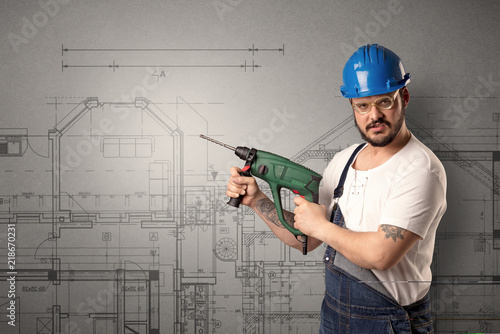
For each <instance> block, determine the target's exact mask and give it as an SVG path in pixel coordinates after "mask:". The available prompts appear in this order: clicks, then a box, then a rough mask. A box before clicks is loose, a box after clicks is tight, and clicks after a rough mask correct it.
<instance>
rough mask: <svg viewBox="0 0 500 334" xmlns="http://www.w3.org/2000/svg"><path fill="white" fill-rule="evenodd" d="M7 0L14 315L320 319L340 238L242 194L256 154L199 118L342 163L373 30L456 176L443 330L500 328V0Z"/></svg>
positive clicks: (270, 327) (5, 219) (2, 138)
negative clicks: (278, 219) (306, 237)
mask: <svg viewBox="0 0 500 334" xmlns="http://www.w3.org/2000/svg"><path fill="white" fill-rule="evenodd" d="M0 6H1V11H0V18H1V19H0V28H1V29H0V31H1V33H0V41H1V48H0V77H1V81H0V87H1V89H0V95H1V97H2V104H1V106H0V113H1V125H0V223H1V224H0V229H1V231H0V248H1V249H0V268H1V269H2V272H0V275H1V276H2V281H3V283H0V306H1V310H0V315H2V316H1V317H0V328H1V330H0V332H2V333H151V334H155V333H197V334H202V333H259V334H260V333H273V334H274V333H316V332H317V329H318V323H319V316H318V313H319V308H320V302H321V298H322V293H323V268H322V264H321V255H322V254H321V250H317V251H315V252H314V253H311V254H308V255H307V256H302V255H301V254H300V253H298V252H295V251H293V252H292V251H290V250H289V249H288V248H287V247H286V246H283V245H282V244H280V242H279V241H278V240H277V239H275V238H274V237H273V236H272V235H271V234H270V233H269V232H268V230H267V228H266V227H265V225H264V224H263V223H262V222H261V221H260V220H259V219H258V218H257V217H255V216H254V215H253V214H252V212H249V211H248V210H245V209H244V208H241V209H238V210H235V209H232V208H230V207H228V206H227V205H226V204H225V202H226V200H227V199H226V197H225V183H226V181H227V178H228V167H229V166H231V165H241V162H240V161H238V160H237V158H236V157H234V156H233V154H232V153H231V152H230V151H227V150H225V149H223V148H221V147H218V146H215V145H212V144H209V143H207V142H205V141H203V140H202V139H200V138H199V137H198V135H199V134H200V133H203V134H208V135H210V136H212V137H214V138H216V139H218V140H222V141H224V142H227V143H228V144H230V145H233V146H237V145H247V146H253V147H256V148H258V149H263V150H266V151H271V152H275V153H278V154H280V155H283V156H286V157H289V158H293V159H294V160H295V161H300V162H302V163H304V164H305V165H307V166H308V167H310V168H313V169H315V170H316V171H318V172H322V170H323V169H324V167H325V166H326V164H327V162H328V160H329V159H330V158H331V155H332V154H333V153H334V152H335V151H337V150H339V149H341V148H345V147H346V146H348V145H350V144H352V143H354V142H357V141H359V140H360V139H359V135H358V134H357V131H356V129H355V128H354V127H353V121H352V119H351V113H352V112H351V111H350V108H349V107H348V105H347V103H346V101H345V100H344V99H343V98H342V97H340V93H339V86H340V84H341V71H342V68H343V65H344V63H345V61H346V60H347V58H348V57H349V56H350V54H351V53H352V52H353V51H354V50H355V49H357V47H358V46H360V45H361V44H365V43H367V42H370V43H379V44H382V45H384V46H386V47H388V48H390V49H392V50H393V51H395V52H396V53H397V54H398V55H400V56H401V58H402V59H403V61H404V64H405V67H406V69H407V71H409V72H410V73H411V74H412V81H411V83H410V85H409V90H410V94H411V99H410V105H409V108H408V110H407V116H408V125H409V127H410V128H411V130H412V131H413V133H414V134H415V135H416V136H417V137H419V138H420V139H421V140H422V141H424V142H425V143H426V144H428V145H429V146H430V147H431V148H432V149H433V150H434V151H435V152H436V153H437V154H438V155H439V157H440V158H441V159H442V161H443V164H444V165H445V168H446V170H447V173H448V182H449V188H448V201H449V208H448V211H447V213H446V215H445V217H444V218H443V220H442V223H441V225H440V228H439V230H438V237H437V244H436V252H435V257H434V263H433V272H434V281H435V282H434V284H433V287H432V297H433V311H434V316H435V318H436V327H437V329H438V332H439V333H460V332H500V320H499V319H500V302H499V298H498V295H499V293H500V291H499V286H500V281H499V279H498V278H499V277H500V267H499V258H500V223H499V219H498V210H499V208H498V204H499V198H498V195H499V190H498V189H499V185H498V176H497V172H496V171H497V170H498V167H499V166H498V161H499V160H500V156H499V155H498V151H499V137H498V133H499V124H500V123H499V122H500V112H498V102H499V96H500V94H499V91H500V71H499V69H500V67H499V62H498V59H499V57H498V50H499V46H500V42H499V40H500V39H499V35H498V31H499V29H500V24H499V23H498V22H499V21H498V13H499V12H500V2H499V1H493V0H489V1H457V0H445V1H428V0H425V1H418V2H417V1H403V0H400V1H398V0H388V1H382V0H377V1H357V2H352V1H345V0H336V1H307V2H306V1H283V0H278V1H256V0H249V1H241V0H205V1H199V0H192V1H174V0H163V1H160V0H157V1H117V0H111V1H105V2H104V1H76V0H72V1H70V0H40V1H5V0H4V1H3V2H2V4H1V5H0ZM263 187H264V188H265V185H263ZM285 202H286V203H287V205H289V204H290V196H289V194H285ZM9 227H10V228H11V230H8V228H9ZM12 231H15V240H14V238H13V236H12V235H9V234H8V232H12ZM9 237H11V238H10V239H9ZM10 241H14V242H11V247H10V248H11V249H10V254H9V243H8V242H10ZM12 244H14V245H15V247H13V245H12ZM14 248H15V249H14ZM10 258H12V259H15V264H14V263H13V262H11V263H9V260H11V259H10ZM9 264H10V265H13V267H12V268H9ZM11 272H13V273H14V274H11ZM11 276H14V277H15V281H16V285H15V288H14V287H13V286H12V285H11V284H10V283H9V282H8V281H7V280H6V278H9V277H11ZM4 278H5V279H4ZM11 301H14V306H15V309H12V310H8V309H7V307H9V305H11V304H10V303H11ZM9 316H10V318H9ZM14 318H15V319H14ZM13 320H14V322H12V321H13ZM9 322H10V324H9ZM12 324H15V326H12Z"/></svg>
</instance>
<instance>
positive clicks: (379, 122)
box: [365, 118, 391, 130]
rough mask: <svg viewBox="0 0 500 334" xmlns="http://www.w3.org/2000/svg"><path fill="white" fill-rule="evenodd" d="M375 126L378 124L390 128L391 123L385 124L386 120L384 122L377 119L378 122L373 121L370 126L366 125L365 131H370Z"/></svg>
mask: <svg viewBox="0 0 500 334" xmlns="http://www.w3.org/2000/svg"><path fill="white" fill-rule="evenodd" d="M377 124H379V125H380V124H385V125H387V126H388V127H390V126H391V123H389V122H387V121H386V120H384V119H381V118H379V119H378V120H376V121H373V122H371V123H370V124H368V125H367V126H366V127H365V129H366V130H369V129H371V128H373V127H375V125H377Z"/></svg>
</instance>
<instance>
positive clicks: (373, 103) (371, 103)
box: [351, 88, 401, 115]
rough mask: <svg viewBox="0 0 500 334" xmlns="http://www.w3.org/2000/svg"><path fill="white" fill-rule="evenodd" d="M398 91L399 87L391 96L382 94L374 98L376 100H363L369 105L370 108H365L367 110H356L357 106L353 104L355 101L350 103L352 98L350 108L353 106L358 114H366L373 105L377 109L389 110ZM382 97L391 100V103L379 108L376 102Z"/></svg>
mask: <svg viewBox="0 0 500 334" xmlns="http://www.w3.org/2000/svg"><path fill="white" fill-rule="evenodd" d="M400 89H401V88H400ZM398 92H399V89H398V90H396V91H395V92H394V95H393V96H392V97H391V96H389V95H384V96H381V97H379V98H378V99H376V100H375V101H373V102H365V103H367V104H369V105H370V109H369V110H367V111H360V110H358V107H357V106H356V104H355V103H352V100H351V106H352V108H353V109H354V110H355V111H356V112H357V113H358V114H360V115H366V114H368V113H369V112H370V111H371V110H372V108H373V106H375V107H376V108H377V109H381V110H389V109H391V108H392V107H394V102H396V95H397V94H398ZM384 98H389V99H390V100H391V102H392V103H391V106H390V107H389V108H381V107H380V106H378V105H377V102H378V101H379V100H380V99H384Z"/></svg>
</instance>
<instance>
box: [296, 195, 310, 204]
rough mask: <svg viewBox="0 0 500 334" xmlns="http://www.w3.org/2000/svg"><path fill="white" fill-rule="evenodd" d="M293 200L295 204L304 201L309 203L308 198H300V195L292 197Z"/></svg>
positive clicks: (303, 202)
mask: <svg viewBox="0 0 500 334" xmlns="http://www.w3.org/2000/svg"><path fill="white" fill-rule="evenodd" d="M293 202H294V203H295V205H302V204H305V203H309V201H308V200H306V199H305V198H302V197H300V196H295V198H294V199H293Z"/></svg>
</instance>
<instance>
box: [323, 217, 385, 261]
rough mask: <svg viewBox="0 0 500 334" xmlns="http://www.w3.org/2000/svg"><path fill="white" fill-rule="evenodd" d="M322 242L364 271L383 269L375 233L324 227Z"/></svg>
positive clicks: (332, 226)
mask: <svg viewBox="0 0 500 334" xmlns="http://www.w3.org/2000/svg"><path fill="white" fill-rule="evenodd" d="M325 227H327V230H326V231H324V232H323V233H322V234H323V236H324V239H323V241H324V242H325V243H327V244H328V245H330V246H331V247H333V248H334V249H335V250H337V251H338V252H339V253H341V254H342V255H344V256H345V257H346V258H347V259H348V260H349V261H351V262H352V263H354V264H356V265H358V266H360V267H362V268H365V269H385V268H383V266H382V263H383V254H381V253H382V252H378V250H380V249H381V247H380V245H378V244H377V243H378V242H377V241H378V238H377V235H376V234H377V232H354V231H351V230H348V229H346V228H342V227H339V226H337V225H335V224H329V225H326V226H325Z"/></svg>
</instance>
